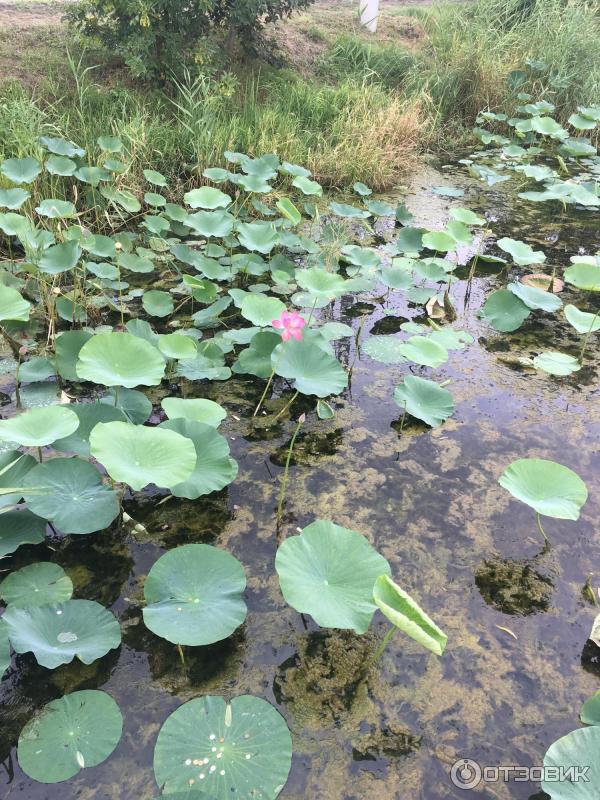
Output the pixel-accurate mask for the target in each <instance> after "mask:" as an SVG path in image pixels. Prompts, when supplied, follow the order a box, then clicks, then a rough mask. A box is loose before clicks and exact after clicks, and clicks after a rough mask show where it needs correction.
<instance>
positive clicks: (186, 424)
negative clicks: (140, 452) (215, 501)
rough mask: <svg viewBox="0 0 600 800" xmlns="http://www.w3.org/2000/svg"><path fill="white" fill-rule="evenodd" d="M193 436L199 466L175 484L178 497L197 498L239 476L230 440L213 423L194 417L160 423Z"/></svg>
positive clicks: (170, 429)
mask: <svg viewBox="0 0 600 800" xmlns="http://www.w3.org/2000/svg"><path fill="white" fill-rule="evenodd" d="M160 427H161V428H165V429H166V430H169V431H175V432H176V433H180V434H181V435H182V436H185V437H187V438H188V439H191V440H192V442H193V443H194V447H195V448H196V466H195V467H194V471H193V472H192V474H191V475H190V476H189V478H187V479H186V480H185V481H182V482H181V483H178V484H177V485H176V486H173V487H172V488H171V491H172V492H173V494H174V495H175V497H186V498H187V499H188V500H195V499H196V498H197V497H200V496H201V495H203V494H210V492H218V491H220V490H221V489H223V488H224V487H225V486H228V485H229V484H230V483H232V481H234V480H235V478H236V476H237V473H238V465H237V461H235V460H234V459H233V458H231V456H230V451H229V444H228V443H227V439H225V437H224V436H221V434H220V433H217V431H216V430H215V429H214V428H213V427H212V425H206V424H204V423H202V422H196V421H195V420H191V419H183V418H181V417H180V418H178V419H169V420H167V421H166V422H163V423H162V424H161V425H160Z"/></svg>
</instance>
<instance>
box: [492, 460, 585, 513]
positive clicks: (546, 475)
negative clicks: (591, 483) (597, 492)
mask: <svg viewBox="0 0 600 800" xmlns="http://www.w3.org/2000/svg"><path fill="white" fill-rule="evenodd" d="M498 483H499V484H500V486H503V487H504V488H505V489H507V490H508V491H509V492H510V493H511V494H512V496H513V497H516V498H517V500H521V502H523V503H526V504H527V505H528V506H531V507H532V508H533V509H534V510H535V511H537V512H538V514H544V515H545V516H547V517H556V518H557V519H579V511H580V509H581V507H582V506H583V505H584V503H585V501H586V500H587V496H588V493H587V488H586V485H585V483H584V482H583V481H582V480H581V478H580V477H579V475H577V473H576V472H573V470H572V469H569V468H568V467H564V466H563V465H562V464H557V463H556V462H555V461H548V460H546V459H542V458H519V459H517V461H513V463H512V464H511V465H510V466H509V467H508V468H507V469H506V470H505V471H504V472H503V473H502V475H501V476H500V478H499V479H498Z"/></svg>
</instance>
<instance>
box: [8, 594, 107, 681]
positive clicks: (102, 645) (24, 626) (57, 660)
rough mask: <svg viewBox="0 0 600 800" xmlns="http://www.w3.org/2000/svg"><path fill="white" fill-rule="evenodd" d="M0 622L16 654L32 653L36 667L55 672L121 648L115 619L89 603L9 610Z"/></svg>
mask: <svg viewBox="0 0 600 800" xmlns="http://www.w3.org/2000/svg"><path fill="white" fill-rule="evenodd" d="M2 619H3V620H4V621H5V622H6V624H7V626H8V636H9V639H10V643H11V644H12V646H13V650H15V652H17V653H28V652H33V654H34V656H35V657H36V660H37V662H38V664H41V666H42V667H46V668H47V669H55V668H56V667H59V666H60V665H61V664H68V663H69V662H70V661H72V660H73V659H74V658H75V657H77V658H78V659H79V660H80V661H82V662H83V663H84V664H91V663H92V661H95V660H96V659H97V658H102V656H104V655H106V653H108V651H109V650H113V649H114V648H115V647H118V646H119V645H120V644H121V629H120V627H119V623H118V622H117V620H116V619H115V617H114V616H113V615H112V614H111V613H110V611H108V610H107V609H106V608H104V607H103V606H101V605H99V603H96V602H94V601H93V600H66V601H65V602H64V603H55V604H52V605H45V606H38V607H37V608H36V607H35V606H34V607H32V608H16V607H13V606H11V607H9V608H7V609H6V611H5V613H4V616H3V617H2Z"/></svg>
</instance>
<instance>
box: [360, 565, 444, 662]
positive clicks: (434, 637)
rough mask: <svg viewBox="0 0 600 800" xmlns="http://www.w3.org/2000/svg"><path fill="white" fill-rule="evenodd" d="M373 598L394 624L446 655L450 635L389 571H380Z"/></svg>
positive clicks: (439, 654) (425, 645) (423, 643)
mask: <svg viewBox="0 0 600 800" xmlns="http://www.w3.org/2000/svg"><path fill="white" fill-rule="evenodd" d="M373 599H374V600H375V603H376V604H377V607H378V608H379V609H380V610H381V612H382V613H383V614H384V615H385V616H386V617H387V618H388V619H389V621H390V622H391V623H392V624H393V625H395V626H396V627H397V628H399V629H400V630H401V631H403V632H404V633H406V634H407V635H408V636H410V637H411V639H414V640H415V642H418V643H419V644H421V645H423V647H426V648H427V650H431V652H432V653H435V654H436V655H437V656H441V655H442V653H443V652H444V648H445V647H446V642H447V641H448V637H447V636H446V634H445V633H444V632H443V631H441V630H440V629H439V628H438V626H437V625H436V624H435V622H434V621H433V620H432V619H431V618H430V617H429V616H428V615H427V614H426V613H425V612H424V611H423V609H422V608H421V607H420V606H419V604H418V603H417V602H416V601H415V600H413V598H412V597H411V596H410V595H409V594H408V593H407V592H405V591H404V589H401V588H400V587H399V586H398V584H396V583H394V581H393V580H392V579H391V578H390V577H389V575H380V576H379V577H378V578H377V580H376V581H375V586H374V588H373Z"/></svg>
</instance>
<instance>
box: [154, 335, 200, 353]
mask: <svg viewBox="0 0 600 800" xmlns="http://www.w3.org/2000/svg"><path fill="white" fill-rule="evenodd" d="M158 349H159V350H160V352H161V353H162V354H163V356H165V358H174V359H179V358H194V357H195V356H196V355H197V353H198V348H197V347H196V342H195V341H194V340H193V339H192V337H191V336H186V335H185V334H182V333H166V334H161V335H160V336H159V337H158Z"/></svg>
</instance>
